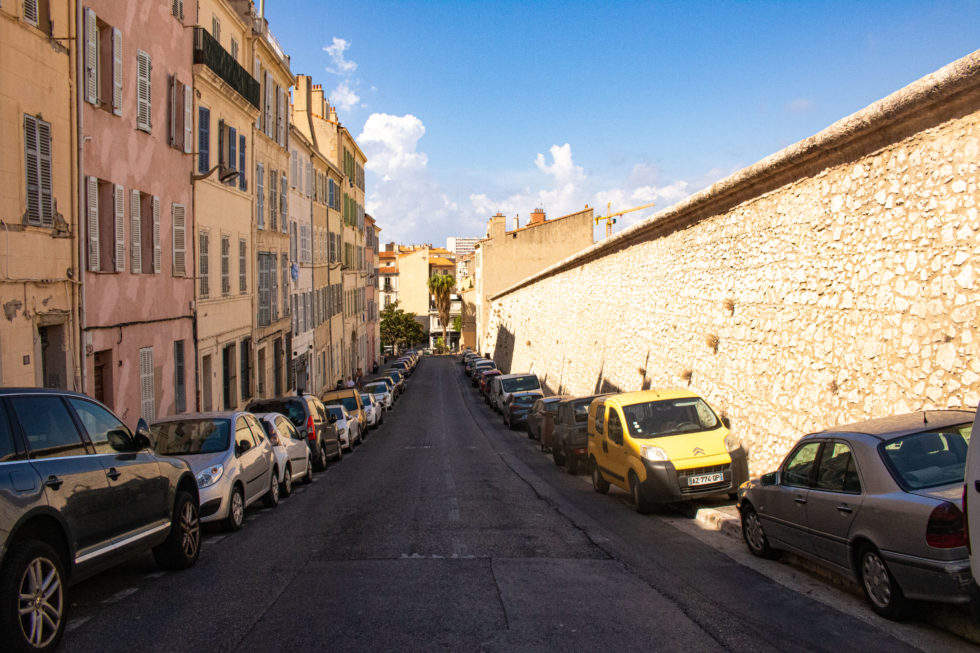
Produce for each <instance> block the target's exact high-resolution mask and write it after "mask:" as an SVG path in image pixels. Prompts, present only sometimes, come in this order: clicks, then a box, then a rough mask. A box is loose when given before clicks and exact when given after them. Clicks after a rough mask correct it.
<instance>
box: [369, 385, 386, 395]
mask: <svg viewBox="0 0 980 653" xmlns="http://www.w3.org/2000/svg"><path fill="white" fill-rule="evenodd" d="M364 389H365V390H366V391H367V392H373V393H374V394H376V395H380V394H384V393H385V392H388V386H386V385H385V384H384V383H369V384H367V385H366V386H364Z"/></svg>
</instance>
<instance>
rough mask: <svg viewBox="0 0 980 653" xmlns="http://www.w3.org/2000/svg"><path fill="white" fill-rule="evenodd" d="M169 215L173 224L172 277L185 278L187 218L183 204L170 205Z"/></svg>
mask: <svg viewBox="0 0 980 653" xmlns="http://www.w3.org/2000/svg"><path fill="white" fill-rule="evenodd" d="M170 213H171V216H172V218H173V222H174V261H173V266H174V270H173V275H174V276H175V277H186V276H187V217H186V210H185V209H184V205H183V204H172V205H171V206H170Z"/></svg>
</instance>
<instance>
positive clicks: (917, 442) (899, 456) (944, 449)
mask: <svg viewBox="0 0 980 653" xmlns="http://www.w3.org/2000/svg"><path fill="white" fill-rule="evenodd" d="M972 428H973V423H972V422H971V423H969V424H959V425H957V426H946V427H943V428H941V429H935V430H932V431H923V432H922V433H914V434H912V435H906V436H905V437H902V438H897V439H895V440H891V441H889V442H887V443H886V444H884V446H882V448H881V451H882V455H883V456H884V457H885V458H886V459H887V460H888V462H889V463H890V467H891V468H892V470H893V471H894V472H895V473H896V474H897V475H898V477H899V478H900V479H901V482H902V483H903V484H904V485H905V486H907V487H909V488H911V489H913V490H921V489H923V488H929V487H937V486H939V485H949V484H950V483H962V482H963V471H964V468H965V467H966V450H967V446H968V445H969V443H970V429H972Z"/></svg>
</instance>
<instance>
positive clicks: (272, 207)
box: [269, 170, 279, 230]
mask: <svg viewBox="0 0 980 653" xmlns="http://www.w3.org/2000/svg"><path fill="white" fill-rule="evenodd" d="M278 180H279V178H278V177H277V176H276V171H275V170H270V171H269V229H273V230H275V229H276V227H277V224H278V223H277V222H276V219H277V217H278V214H279V192H278V191H277V188H276V186H277V182H278Z"/></svg>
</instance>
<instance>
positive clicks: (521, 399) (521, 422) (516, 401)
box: [503, 392, 541, 431]
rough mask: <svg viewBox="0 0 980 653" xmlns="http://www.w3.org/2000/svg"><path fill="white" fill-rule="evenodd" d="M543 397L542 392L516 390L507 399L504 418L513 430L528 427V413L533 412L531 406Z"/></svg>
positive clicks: (508, 426)
mask: <svg viewBox="0 0 980 653" xmlns="http://www.w3.org/2000/svg"><path fill="white" fill-rule="evenodd" d="M540 398H541V393H540V392H516V393H514V394H512V395H511V396H510V398H509V399H508V400H507V404H506V405H505V406H504V412H503V420H504V424H506V425H507V428H509V429H510V430H512V431H516V430H517V429H519V428H521V427H522V426H523V427H525V428H526V427H527V415H528V413H530V412H531V406H532V405H533V404H534V402H535V401H537V400H538V399H540Z"/></svg>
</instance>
